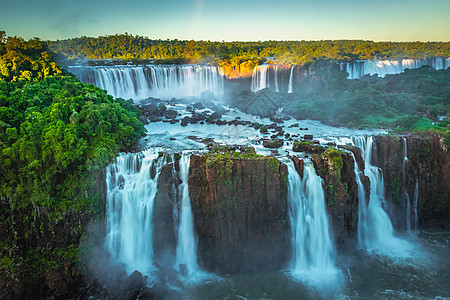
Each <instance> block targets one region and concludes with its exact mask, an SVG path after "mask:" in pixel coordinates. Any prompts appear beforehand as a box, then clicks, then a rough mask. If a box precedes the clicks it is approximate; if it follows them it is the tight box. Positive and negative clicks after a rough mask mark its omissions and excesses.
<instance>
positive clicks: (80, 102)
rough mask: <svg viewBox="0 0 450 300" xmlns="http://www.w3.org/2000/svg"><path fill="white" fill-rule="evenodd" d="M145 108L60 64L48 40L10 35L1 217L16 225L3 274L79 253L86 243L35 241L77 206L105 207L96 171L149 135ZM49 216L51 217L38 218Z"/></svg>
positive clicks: (0, 85)
mask: <svg viewBox="0 0 450 300" xmlns="http://www.w3.org/2000/svg"><path fill="white" fill-rule="evenodd" d="M137 115H138V112H137V110H136V109H135V108H133V106H132V105H131V104H130V103H129V102H128V101H125V100H123V99H113V97H112V96H110V95H108V94H106V92H105V91H103V90H101V89H99V88H97V87H94V86H93V85H87V84H84V83H82V82H80V81H79V80H78V79H76V78H75V77H74V76H73V75H72V74H70V73H68V72H66V71H64V70H63V69H61V68H60V67H59V66H57V64H56V63H55V62H54V60H53V56H52V54H51V53H50V52H49V50H48V46H47V43H45V42H43V41H40V40H38V39H32V40H29V41H25V40H23V39H21V38H17V37H10V38H6V37H5V36H4V34H2V38H1V40H0V174H1V176H0V199H1V205H0V206H1V207H0V219H1V221H0V223H2V226H1V228H9V230H8V231H7V232H1V233H0V235H1V236H2V241H1V242H0V266H1V267H0V270H1V271H0V277H5V276H13V277H14V276H18V275H17V274H19V271H20V272H21V273H22V274H27V273H30V272H31V273H33V272H37V273H39V271H40V270H41V269H42V268H44V269H45V268H49V267H52V266H53V267H54V266H55V264H57V263H58V261H59V260H61V259H63V258H64V259H68V258H72V259H75V258H76V256H77V247H78V244H75V245H74V246H73V247H72V248H70V249H71V250H72V252H70V251H69V252H70V253H68V251H65V250H62V251H58V249H56V248H55V245H54V244H52V243H48V244H46V243H45V242H43V243H41V244H39V245H38V244H36V242H35V241H36V240H39V239H43V238H44V236H52V234H53V235H54V232H53V228H52V226H54V224H55V222H56V223H57V222H58V221H59V220H61V219H63V216H66V215H67V214H70V213H71V212H73V211H83V212H85V213H86V214H90V213H95V212H98V211H99V210H101V209H102V204H101V203H102V202H101V198H100V195H99V193H98V192H94V191H93V187H94V185H95V184H96V178H98V177H99V174H101V172H103V171H104V168H105V167H106V165H107V164H109V163H110V162H111V161H112V160H113V159H114V158H115V157H116V156H117V154H118V152H119V151H124V150H126V149H128V148H129V147H130V146H131V145H133V144H134V143H135V142H136V141H137V139H139V138H140V137H141V136H142V135H143V134H144V132H145V129H144V127H143V125H142V124H141V123H140V121H139V120H138V118H137ZM43 216H48V223H45V222H44V223H41V224H35V223H33V222H32V220H36V218H38V217H40V218H42V217H43ZM75 229H76V227H75ZM75 240H76V239H75ZM33 241H34V242H33ZM12 245H15V246H14V247H12ZM20 265H22V267H21V268H20V270H19V268H18V266H20Z"/></svg>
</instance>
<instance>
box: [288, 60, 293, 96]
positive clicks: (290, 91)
mask: <svg viewBox="0 0 450 300" xmlns="http://www.w3.org/2000/svg"><path fill="white" fill-rule="evenodd" d="M293 75H294V66H292V67H291V73H290V75H289V87H288V93H289V94H291V93H292V92H293V91H294V90H293V87H292V78H293Z"/></svg>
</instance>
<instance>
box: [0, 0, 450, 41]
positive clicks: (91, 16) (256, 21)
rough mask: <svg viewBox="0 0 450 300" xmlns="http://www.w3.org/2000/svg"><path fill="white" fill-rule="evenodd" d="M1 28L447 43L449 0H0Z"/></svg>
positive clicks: (46, 34) (24, 33)
mask: <svg viewBox="0 0 450 300" xmlns="http://www.w3.org/2000/svg"><path fill="white" fill-rule="evenodd" d="M0 30H3V31H6V34H7V35H8V36H20V37H23V38H25V39H30V38H33V37H39V38H41V39H44V40H57V39H66V38H73V37H79V36H92V37H97V36H101V35H110V34H116V33H125V32H127V33H129V34H133V35H140V36H147V37H149V38H152V39H180V40H191V39H193V40H211V41H222V40H224V41H259V40H261V41H264V40H327V39H363V40H374V41H450V0H423V1H422V0H370V1H368V0H359V1H358V0H272V1H269V0H226V1H224V0H158V1H155V0H120V1H119V0H107V1H105V0H101V1H96V0H1V1H0Z"/></svg>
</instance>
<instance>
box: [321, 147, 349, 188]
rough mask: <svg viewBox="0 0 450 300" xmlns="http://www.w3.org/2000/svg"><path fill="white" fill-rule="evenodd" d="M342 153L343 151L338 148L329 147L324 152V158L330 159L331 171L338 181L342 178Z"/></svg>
mask: <svg viewBox="0 0 450 300" xmlns="http://www.w3.org/2000/svg"><path fill="white" fill-rule="evenodd" d="M342 154H343V152H342V151H341V150H337V149H335V148H328V149H327V150H326V151H325V152H323V153H322V158H324V159H328V163H329V167H330V173H331V174H333V176H334V178H335V180H336V181H340V180H341V170H342V167H343V166H344V162H343V160H342ZM331 188H332V187H331Z"/></svg>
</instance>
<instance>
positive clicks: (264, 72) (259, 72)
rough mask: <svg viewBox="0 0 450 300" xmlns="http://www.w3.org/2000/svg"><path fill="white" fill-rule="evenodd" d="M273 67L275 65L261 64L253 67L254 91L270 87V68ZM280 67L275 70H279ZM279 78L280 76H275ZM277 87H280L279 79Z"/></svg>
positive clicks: (252, 88)
mask: <svg viewBox="0 0 450 300" xmlns="http://www.w3.org/2000/svg"><path fill="white" fill-rule="evenodd" d="M272 68H273V65H261V66H257V67H255V68H254V69H253V75H252V87H251V90H252V92H254V93H255V92H257V91H259V90H262V89H265V88H269V87H270V76H269V70H270V69H272ZM277 71H278V69H277V68H276V69H275V72H277ZM277 75H278V74H277ZM274 78H276V79H277V80H278V76H274ZM277 87H278V81H277Z"/></svg>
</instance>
